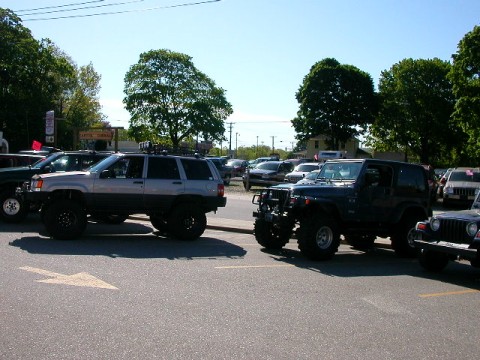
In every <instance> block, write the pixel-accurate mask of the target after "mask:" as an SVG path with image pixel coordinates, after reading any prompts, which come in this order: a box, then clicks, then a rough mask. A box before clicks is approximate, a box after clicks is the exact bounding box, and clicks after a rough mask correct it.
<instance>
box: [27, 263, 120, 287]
mask: <svg viewBox="0 0 480 360" xmlns="http://www.w3.org/2000/svg"><path fill="white" fill-rule="evenodd" d="M20 269H21V270H25V271H29V272H33V273H35V274H40V275H45V276H49V277H51V278H52V279H45V280H37V282H41V283H46V284H63V285H71V286H85V287H96V288H102V289H110V290H118V288H116V287H115V286H113V285H110V284H108V283H106V282H104V281H102V280H100V279H97V278H96V277H95V276H92V275H90V274H88V273H86V272H81V273H78V274H74V275H64V274H59V273H55V272H52V271H48V270H43V269H37V268H33V267H30V266H22V267H21V268H20Z"/></svg>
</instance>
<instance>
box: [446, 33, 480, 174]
mask: <svg viewBox="0 0 480 360" xmlns="http://www.w3.org/2000/svg"><path fill="white" fill-rule="evenodd" d="M449 79H450V80H451V81H452V84H453V93H454V94H455V98H456V103H455V111H454V113H453V118H454V120H455V122H456V123H457V124H458V125H459V126H460V127H461V128H462V130H463V131H464V132H465V134H466V135H465V138H464V140H465V141H464V147H463V153H462V155H463V158H464V159H470V161H472V162H473V163H474V164H475V165H478V162H479V161H480V26H475V27H474V28H473V30H472V31H471V32H469V33H467V34H466V35H465V36H464V37H463V39H462V40H461V41H460V42H459V44H458V50H457V53H456V54H454V55H453V65H452V69H451V72H450V74H449Z"/></svg>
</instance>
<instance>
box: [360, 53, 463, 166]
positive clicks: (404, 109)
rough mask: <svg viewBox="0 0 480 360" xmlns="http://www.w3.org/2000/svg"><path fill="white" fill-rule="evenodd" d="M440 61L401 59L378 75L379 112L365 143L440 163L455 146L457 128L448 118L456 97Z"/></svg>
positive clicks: (376, 147)
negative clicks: (367, 141)
mask: <svg viewBox="0 0 480 360" xmlns="http://www.w3.org/2000/svg"><path fill="white" fill-rule="evenodd" d="M449 71H450V64H449V63H448V62H447V61H442V60H440V59H431V60H413V59H404V60H402V61H400V62H399V63H397V64H395V65H393V66H392V67H391V68H390V70H388V71H382V73H381V76H380V81H379V98H380V103H381V105H380V111H379V115H378V117H377V119H376V121H375V123H374V124H373V125H372V127H371V129H370V138H369V145H371V146H373V148H375V149H381V150H389V151H401V152H404V154H405V157H406V159H405V160H407V159H408V156H407V155H411V156H413V157H414V158H415V159H417V160H419V161H421V162H423V163H427V164H428V163H434V164H439V163H440V162H441V161H442V160H444V158H445V157H448V155H449V153H450V152H451V151H452V149H453V148H454V147H455V144H456V142H455V141H456V140H455V139H456V138H457V136H458V130H459V129H458V127H456V126H455V124H454V123H453V122H452V121H451V120H450V116H451V113H452V111H453V105H454V98H453V93H452V87H451V83H450V81H448V79H447V74H448V72H449Z"/></svg>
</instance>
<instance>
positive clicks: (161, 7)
mask: <svg viewBox="0 0 480 360" xmlns="http://www.w3.org/2000/svg"><path fill="white" fill-rule="evenodd" d="M219 1H221V0H206V1H198V2H192V3H183V4H177V5H168V6H157V7H152V8H145V9H131V10H120V11H110V12H103V13H93V14H81V15H67V16H58V17H50V18H34V19H23V21H24V22H26V21H45V20H60V19H72V18H81V17H92V16H104V15H118V14H125V13H132V12H145V11H153V10H162V9H172V8H177V7H186V6H196V5H203V4H208V3H214V2H219Z"/></svg>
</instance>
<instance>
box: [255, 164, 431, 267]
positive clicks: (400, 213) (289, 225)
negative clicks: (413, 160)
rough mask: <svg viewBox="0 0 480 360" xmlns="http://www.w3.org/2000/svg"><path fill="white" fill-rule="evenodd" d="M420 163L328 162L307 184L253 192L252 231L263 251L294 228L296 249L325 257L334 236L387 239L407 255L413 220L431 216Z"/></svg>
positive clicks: (367, 241) (361, 241) (367, 242)
mask: <svg viewBox="0 0 480 360" xmlns="http://www.w3.org/2000/svg"><path fill="white" fill-rule="evenodd" d="M429 200H430V198H429V189H428V182H427V177H426V174H425V171H424V169H423V167H422V166H420V165H414V164H407V163H402V162H395V161H383V160H375V159H348V160H346V159H341V160H328V161H327V162H326V163H325V165H324V166H323V167H322V169H321V170H320V173H319V175H318V178H317V180H316V183H315V184H313V185H296V184H288V185H287V184H284V185H277V186H273V187H270V188H268V189H266V190H263V191H262V192H261V193H259V194H256V195H254V197H253V199H252V202H253V203H254V204H256V205H258V209H257V211H255V212H254V213H253V216H254V217H255V225H254V232H255V238H256V240H257V242H258V243H259V244H260V245H262V246H264V247H265V248H267V249H280V248H282V247H283V246H285V245H286V244H287V243H288V241H289V239H290V237H291V235H292V233H293V230H294V228H295V227H296V226H297V225H298V229H297V231H296V235H297V239H298V247H299V249H300V251H301V253H302V254H303V255H304V256H306V257H308V258H310V259H313V260H327V259H330V258H332V257H333V256H334V254H335V253H336V252H337V250H338V247H339V245H340V235H343V236H344V237H345V240H346V241H347V242H348V243H349V244H351V245H352V246H354V247H356V248H368V247H371V246H373V243H374V241H375V238H376V237H377V236H381V237H390V239H391V241H392V247H393V248H394V250H395V252H396V253H397V254H398V255H401V256H412V255H414V253H415V248H414V247H413V243H412V242H413V235H414V233H415V225H416V223H417V222H418V221H421V220H424V219H427V218H428V216H429V215H431V208H430V203H429Z"/></svg>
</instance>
